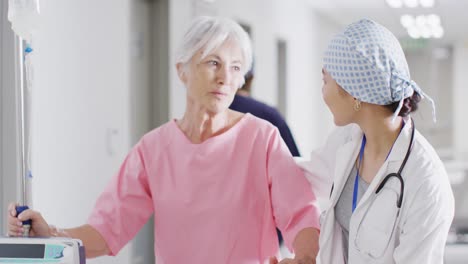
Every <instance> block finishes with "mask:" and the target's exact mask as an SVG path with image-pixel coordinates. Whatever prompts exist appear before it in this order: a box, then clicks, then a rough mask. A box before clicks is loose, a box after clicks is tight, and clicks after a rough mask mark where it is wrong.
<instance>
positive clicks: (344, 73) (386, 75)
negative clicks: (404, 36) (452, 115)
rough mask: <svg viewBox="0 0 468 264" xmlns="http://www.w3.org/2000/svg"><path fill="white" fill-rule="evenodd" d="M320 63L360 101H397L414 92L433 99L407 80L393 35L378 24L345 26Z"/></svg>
mask: <svg viewBox="0 0 468 264" xmlns="http://www.w3.org/2000/svg"><path fill="white" fill-rule="evenodd" d="M323 65H324V68H325V70H326V71H327V72H328V73H329V74H330V75H331V76H332V78H333V79H334V80H335V81H336V82H337V83H338V84H339V85H340V86H341V87H342V88H343V89H344V90H346V91H347V92H348V93H349V94H351V95H352V96H353V97H355V98H357V99H359V100H360V101H362V102H366V103H371V104H377V105H389V104H391V103H394V102H400V104H399V107H398V108H397V110H396V111H395V113H394V117H396V116H397V115H398V113H399V112H400V110H401V107H402V106H403V100H404V99H405V98H407V97H410V96H411V95H413V92H414V91H416V92H417V93H419V94H420V95H421V97H422V98H427V99H428V100H429V101H431V103H432V108H433V112H432V114H433V118H434V121H435V106H434V101H433V100H432V99H431V98H430V97H429V96H427V95H426V94H425V93H424V92H423V91H422V90H421V88H420V87H419V86H418V85H417V84H416V83H415V82H414V81H412V80H411V78H410V72H409V68H408V63H407V62H406V58H405V54H404V53H403V50H402V48H401V46H400V43H399V42H398V40H397V39H396V37H395V36H394V35H393V34H392V33H391V32H390V31H389V30H388V29H386V28H385V27H383V26H382V25H380V24H378V23H376V22H374V21H372V20H369V19H362V20H360V21H358V22H355V23H352V24H350V25H348V26H347V27H346V28H345V29H344V30H343V31H342V32H341V33H339V34H337V35H336V36H335V37H334V38H333V39H332V40H331V41H330V43H329V45H328V49H327V50H326V52H325V56H324V60H323Z"/></svg>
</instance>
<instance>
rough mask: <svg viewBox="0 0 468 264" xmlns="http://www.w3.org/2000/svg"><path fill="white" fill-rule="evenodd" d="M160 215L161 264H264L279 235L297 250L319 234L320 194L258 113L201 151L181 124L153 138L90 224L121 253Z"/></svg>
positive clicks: (135, 152) (132, 158) (137, 150)
mask: <svg viewBox="0 0 468 264" xmlns="http://www.w3.org/2000/svg"><path fill="white" fill-rule="evenodd" d="M153 213H154V236H155V245H154V249H155V255H156V262H157V263H158V264H178V263H217V264H221V263H232V264H250V263H252V264H254V263H255V264H257V263H265V262H266V261H267V260H268V258H269V257H270V256H274V255H277V252H278V239H277V235H276V231H275V227H278V228H279V229H280V230H281V232H282V233H283V236H284V240H285V243H286V245H287V246H288V248H290V249H291V247H292V243H293V241H294V238H295V236H296V235H297V233H298V232H299V231H300V230H302V229H303V228H306V227H315V228H317V229H318V228H319V224H318V216H319V212H318V208H317V206H316V199H315V196H314V194H313V192H312V191H311V188H310V185H309V183H308V181H307V180H306V178H305V176H304V174H303V172H302V171H301V169H300V168H299V167H298V166H296V164H295V162H294V160H293V158H292V156H291V154H290V153H289V150H288V148H287V147H286V145H285V144H284V142H283V141H282V139H281V137H280V134H279V132H278V130H277V129H276V128H275V127H274V126H272V125H271V124H270V123H268V122H266V121H264V120H261V119H258V118H256V117H254V116H252V115H250V114H246V115H244V117H243V118H242V119H241V120H240V121H239V122H238V123H237V124H236V125H235V126H233V127H232V128H230V129H229V130H228V131H226V132H224V133H223V134H221V135H218V136H215V137H212V138H210V139H208V140H206V141H204V142H203V143H201V144H193V143H191V142H190V141H189V140H188V138H187V137H186V136H185V134H184V133H183V132H182V131H181V130H180V128H179V127H178V126H177V124H176V122H175V121H174V120H173V121H170V122H168V123H166V124H165V125H163V126H161V127H159V128H157V129H155V130H153V131H151V132H149V133H148V134H146V135H145V136H144V137H143V138H142V139H141V140H140V142H139V143H138V144H137V145H136V146H135V147H134V148H133V149H132V150H131V151H130V153H129V154H128V156H127V158H126V159H125V161H124V163H123V164H122V166H121V168H120V170H119V172H118V173H117V175H115V177H114V178H113V179H112V180H111V181H110V183H109V185H108V186H107V188H106V189H105V191H104V192H103V193H102V194H101V196H100V197H99V199H98V200H97V202H96V206H95V208H94V210H93V212H92V214H91V216H90V217H89V220H88V223H89V224H90V225H91V226H93V227H94V228H95V229H96V230H97V231H98V232H99V233H100V234H101V235H102V236H103V237H104V239H105V240H106V242H107V245H108V247H109V249H110V251H111V254H112V255H115V254H117V253H118V252H119V250H120V249H121V248H122V247H123V246H124V245H125V244H126V243H127V242H128V241H129V240H131V239H132V238H133V237H134V236H135V234H136V233H137V232H138V231H139V229H140V228H141V227H142V226H143V225H144V224H145V223H146V222H147V220H148V219H149V217H150V216H151V215H152V214H153Z"/></svg>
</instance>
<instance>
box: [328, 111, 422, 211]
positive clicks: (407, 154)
mask: <svg viewBox="0 0 468 264" xmlns="http://www.w3.org/2000/svg"><path fill="white" fill-rule="evenodd" d="M414 131H415V127H414V121H413V119H412V118H411V139H410V144H409V146H408V150H407V151H406V155H405V158H404V159H403V162H402V163H401V166H400V168H399V169H398V172H396V173H395V172H394V173H390V174H388V175H387V176H385V178H384V179H383V180H382V181H381V182H380V184H379V185H378V187H377V189H376V191H375V194H379V192H380V191H381V190H382V189H383V187H385V184H386V183H387V182H388V181H389V180H390V179H391V178H392V177H395V178H397V179H398V181H399V182H400V195H399V197H398V200H397V208H398V209H400V208H401V204H402V203H403V194H404V191H405V182H404V180H403V177H402V176H401V172H402V171H403V169H404V168H405V165H406V162H407V161H408V158H409V156H410V154H411V149H412V147H413V143H414ZM365 144H366V141H365V138H363V141H362V144H361V150H360V152H359V163H360V162H361V160H362V155H363V153H364V146H365ZM392 148H393V147H392ZM390 151H391V150H390ZM389 155H390V152H389V154H388V155H387V158H388V156H389ZM356 176H358V175H356ZM357 186H358V178H357V177H356V180H355V182H354V192H353V205H352V211H353V212H354V209H356V206H357V193H358V191H357V189H358V187H357ZM334 187H335V184H333V185H332V188H331V191H330V196H331V195H332V193H333V189H334Z"/></svg>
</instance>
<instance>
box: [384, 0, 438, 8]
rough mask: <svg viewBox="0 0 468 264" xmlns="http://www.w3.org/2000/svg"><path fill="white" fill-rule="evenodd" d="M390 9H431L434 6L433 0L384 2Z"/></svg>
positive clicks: (392, 0)
mask: <svg viewBox="0 0 468 264" xmlns="http://www.w3.org/2000/svg"><path fill="white" fill-rule="evenodd" d="M385 2H387V5H388V6H390V7H391V8H402V7H407V8H416V7H423V8H432V7H434V5H435V0H385Z"/></svg>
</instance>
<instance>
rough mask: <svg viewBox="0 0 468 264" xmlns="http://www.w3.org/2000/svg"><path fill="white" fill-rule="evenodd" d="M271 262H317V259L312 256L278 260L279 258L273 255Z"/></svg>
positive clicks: (301, 263) (297, 263)
mask: <svg viewBox="0 0 468 264" xmlns="http://www.w3.org/2000/svg"><path fill="white" fill-rule="evenodd" d="M269 264H315V260H314V259H312V258H310V257H304V258H299V259H296V258H294V259H290V258H285V259H283V260H281V261H280V262H278V259H277V258H276V257H271V258H270V263H269Z"/></svg>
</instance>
